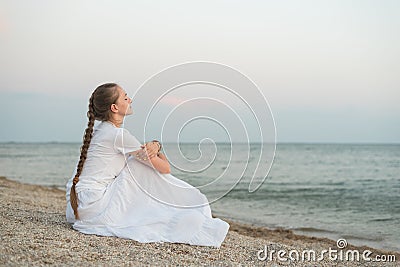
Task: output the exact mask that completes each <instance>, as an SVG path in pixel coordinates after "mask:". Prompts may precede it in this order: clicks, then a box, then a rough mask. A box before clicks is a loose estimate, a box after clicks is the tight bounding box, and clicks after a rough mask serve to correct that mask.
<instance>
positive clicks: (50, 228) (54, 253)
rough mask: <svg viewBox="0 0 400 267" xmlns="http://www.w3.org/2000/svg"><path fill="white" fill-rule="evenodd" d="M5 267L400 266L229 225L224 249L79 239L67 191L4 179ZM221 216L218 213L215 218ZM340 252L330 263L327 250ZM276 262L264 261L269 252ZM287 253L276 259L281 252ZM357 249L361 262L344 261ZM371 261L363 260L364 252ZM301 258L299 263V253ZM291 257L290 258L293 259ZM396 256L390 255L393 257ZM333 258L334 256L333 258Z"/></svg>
mask: <svg viewBox="0 0 400 267" xmlns="http://www.w3.org/2000/svg"><path fill="white" fill-rule="evenodd" d="M0 201H1V209H0V223H1V230H0V242H1V245H0V265H1V266H28V265H29V266H31V265H33V266H44V265H56V266H122V265H125V266H126V265H128V266H140V265H161V266H165V265H169V266H171V265H172V266H175V265H181V266H198V265H203V266H398V262H399V260H400V253H399V252H390V251H382V250H378V249H373V248H368V247H354V246H352V245H348V246H347V247H345V248H343V249H341V250H340V249H338V247H337V244H336V241H333V240H329V239H323V238H313V237H306V236H300V235H295V234H293V233H292V232H291V231H287V230H270V229H266V228H261V227H256V226H252V225H245V224H240V223H237V222H232V221H229V220H226V219H224V218H221V219H224V220H226V221H228V222H229V224H230V225H231V228H230V230H229V233H228V235H227V238H226V240H225V241H224V243H223V244H222V246H221V247H220V248H218V249H217V248H211V247H200V246H190V245H185V244H170V243H149V244H142V243H139V242H136V241H133V240H127V239H121V238H115V237H101V236H94V235H85V234H81V233H79V232H77V231H75V230H73V229H72V228H71V226H70V225H69V224H68V223H67V222H66V221H65V215H64V210H65V192H63V191H62V190H58V189H54V188H47V187H42V186H37V185H27V184H21V183H18V182H14V181H10V180H8V179H6V178H5V177H1V178H0ZM215 215H216V216H217V217H219V216H218V214H215ZM329 248H331V249H332V250H338V253H336V254H333V255H336V256H337V257H338V259H336V260H335V259H334V258H330V257H329V255H328V253H325V254H324V257H323V259H322V260H320V259H319V258H321V257H320V255H321V252H322V251H323V250H329ZM273 250H275V251H276V253H272V256H273V259H271V257H268V258H266V259H265V251H267V252H268V255H271V252H272V251H273ZM279 250H282V251H285V252H286V254H281V257H280V258H279V257H278V251H279ZM311 250H312V251H315V252H316V260H315V261H310V260H309V258H306V259H305V260H302V257H301V255H302V253H303V254H304V251H311ZM348 250H352V251H355V250H357V251H358V252H359V255H360V260H358V261H357V260H354V259H352V258H351V257H350V258H347V259H346V257H345V256H342V258H340V252H343V255H346V251H348ZM366 250H370V251H371V254H369V255H367V256H368V258H370V259H371V261H366V260H364V259H363V258H362V254H363V252H365V251H366ZM293 251H297V252H298V253H299V255H300V256H299V258H298V260H297V259H296V253H294V252H293ZM289 253H291V254H290V255H291V257H289V256H288V255H289ZM391 255H392V256H391ZM376 256H379V258H380V259H383V258H384V257H386V258H388V257H393V256H394V257H395V258H396V261H395V262H384V263H382V262H377V261H375V259H376ZM333 257H334V256H333Z"/></svg>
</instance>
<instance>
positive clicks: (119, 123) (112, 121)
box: [108, 118, 122, 128]
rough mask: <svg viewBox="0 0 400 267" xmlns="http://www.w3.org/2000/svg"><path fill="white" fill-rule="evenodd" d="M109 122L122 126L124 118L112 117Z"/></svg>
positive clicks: (118, 126)
mask: <svg viewBox="0 0 400 267" xmlns="http://www.w3.org/2000/svg"><path fill="white" fill-rule="evenodd" d="M108 122H109V123H111V124H113V125H114V126H115V127H117V128H120V127H121V125H122V119H120V120H119V119H115V118H110V119H109V120H108Z"/></svg>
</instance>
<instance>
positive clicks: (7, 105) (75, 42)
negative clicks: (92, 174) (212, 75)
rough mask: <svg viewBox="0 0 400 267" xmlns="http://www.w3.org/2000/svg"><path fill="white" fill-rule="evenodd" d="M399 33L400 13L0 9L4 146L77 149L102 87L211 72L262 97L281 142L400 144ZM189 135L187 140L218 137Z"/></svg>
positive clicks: (82, 5)
mask: <svg viewBox="0 0 400 267" xmlns="http://www.w3.org/2000/svg"><path fill="white" fill-rule="evenodd" d="M399 33H400V2H399V1H384V0H383V1H367V0H360V1H232V0H229V1H215V0H213V1H54V0H49V1H42V0H37V1H12V0H10V1H8V0H0V62H1V64H0V71H1V72H0V73H1V76H0V104H1V107H2V110H3V115H2V116H0V124H1V131H0V142H4V141H24V142H31V141H32V142H36V141H60V142H63V141H67V142H75V141H76V142H80V141H81V139H82V134H83V131H84V127H85V125H86V123H87V122H86V110H87V102H88V98H89V96H90V94H91V91H92V90H93V89H94V88H95V87H96V86H97V85H98V84H100V83H103V82H109V81H115V82H117V83H119V84H120V85H121V86H122V87H123V88H124V89H125V90H126V91H127V92H128V94H130V95H134V93H135V92H136V91H137V89H138V88H139V87H140V86H141V85H142V84H143V83H144V82H145V81H146V79H148V78H149V77H151V76H152V75H154V74H156V73H158V72H159V71H161V70H163V69H165V68H168V67H170V66H173V65H177V64H180V63H183V62H191V61H210V62H217V63H220V64H224V65H227V66H230V67H232V68H235V69H236V70H238V71H240V72H242V73H243V74H245V75H246V76H247V77H249V78H250V79H251V80H252V81H253V82H254V83H255V84H257V85H258V87H259V89H260V90H261V92H262V93H263V95H264V96H265V97H266V99H267V100H268V102H269V105H270V107H271V110H272V113H273V116H274V118H275V123H276V130H277V141H278V142H362V143H364V142H378V143H400V105H399V104H398V103H399V102H400V101H399V100H400V64H399V62H400V48H399V47H400V34H399ZM180 93H181V94H182V97H183V98H182V99H184V97H187V96H184V92H183V91H181V92H180ZM209 94H210V95H209V96H210V97H214V95H213V93H212V92H210V93H209ZM216 94H217V93H216ZM193 96H194V95H193ZM252 98H253V99H252ZM176 99H178V100H179V99H180V95H179V92H177V93H176V95H175V96H174V97H170V98H167V100H166V101H165V102H164V103H169V104H170V105H172V106H173V105H174V103H176V101H175V100H176ZM146 100H147V99H146V93H144V94H142V95H141V97H140V99H136V98H135V99H134V102H133V108H134V110H135V105H136V106H139V105H140V104H143V103H146ZM247 100H248V101H249V102H250V103H254V104H253V105H262V103H261V102H257V100H259V96H258V95H257V94H253V95H251V94H250V95H249V97H248V99H247ZM174 101H175V102H174ZM178 102H179V101H178ZM148 104H150V103H148ZM192 110H193V112H194V111H199V109H198V108H194V106H192ZM216 112H218V109H216ZM200 113H201V112H200ZM224 114H225V113H224ZM224 114H223V115H222V116H224ZM146 115H147V114H140V113H139V114H138V113H136V114H134V116H132V118H129V119H128V120H132V121H133V122H134V121H135V116H136V118H137V119H138V118H140V117H142V118H143V117H144V116H146ZM162 115H163V114H160V116H162ZM200 115H201V114H200ZM217 115H218V114H216V116H217ZM193 116H195V112H194V113H193ZM259 116H262V114H259ZM137 121H140V120H139V119H138V120H137ZM192 126H193V127H192V128H190V127H188V128H187V130H186V131H185V136H184V137H183V139H182V140H184V141H197V140H198V138H200V137H201V136H202V137H204V136H206V135H207V134H208V132H209V131H214V129H215V131H218V130H217V127H215V124H214V125H213V126H210V127H204V125H200V124H199V125H196V124H194V125H192ZM134 128H135V129H134V130H133V134H138V133H139V132H140V130H142V128H143V126H142V125H135V127H134ZM228 128H229V127H228ZM155 131H156V130H155V128H154V129H153V132H152V133H153V134H154V135H155V136H157V135H158V133H157V132H155ZM232 131H234V129H232ZM199 133H200V134H199ZM267 134H268V133H267ZM216 138H217V139H218V137H216ZM221 138H222V139H223V137H221ZM222 139H221V140H222ZM217 141H218V140H217ZM222 141H223V140H222ZM243 141H245V140H243Z"/></svg>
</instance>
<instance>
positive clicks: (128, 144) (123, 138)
mask: <svg viewBox="0 0 400 267" xmlns="http://www.w3.org/2000/svg"><path fill="white" fill-rule="evenodd" d="M140 146H141V144H140V142H139V141H138V140H137V139H136V137H134V136H133V135H131V134H130V132H129V131H128V130H126V129H123V128H121V129H118V133H117V136H116V137H115V141H114V148H115V149H116V150H117V151H118V152H120V153H122V154H127V153H130V152H133V151H136V150H140V149H141V147H140Z"/></svg>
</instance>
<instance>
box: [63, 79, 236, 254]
mask: <svg viewBox="0 0 400 267" xmlns="http://www.w3.org/2000/svg"><path fill="white" fill-rule="evenodd" d="M131 103H132V100H131V99H130V98H129V97H128V96H127V94H126V92H125V91H124V90H123V89H122V88H121V87H120V86H118V85H117V84H114V83H107V84H103V85H100V86H99V87H97V88H96V90H95V91H94V92H93V93H92V96H91V97H90V100H89V111H88V113H87V116H88V118H89V122H88V126H87V128H86V131H85V135H84V138H83V144H82V147H81V155H80V159H79V162H78V165H77V169H76V174H75V175H74V176H73V177H72V178H71V179H70V180H69V181H68V183H67V191H66V198H67V209H66V217H67V221H68V222H69V223H71V224H72V227H73V228H74V229H76V230H78V231H80V232H82V233H85V234H96V235H102V236H117V237H122V238H129V239H133V240H136V241H139V242H143V243H147V242H172V243H187V244H191V245H200V246H213V247H220V246H221V243H222V242H223V240H224V239H225V236H226V234H227V232H228V229H229V224H228V223H226V222H224V221H222V220H220V219H217V218H212V216H211V210H210V206H209V205H208V202H207V198H206V197H205V196H204V195H203V194H202V193H201V192H200V191H199V190H198V189H197V188H194V187H192V186H190V185H189V184H187V183H186V182H184V181H181V180H179V179H177V178H175V177H174V176H172V175H171V174H170V165H169V163H168V160H167V158H166V157H165V155H163V154H162V153H161V152H160V149H161V144H160V143H159V142H158V141H153V142H149V143H147V144H145V145H143V146H142V145H141V144H140V143H139V142H138V140H137V139H136V138H135V137H134V136H132V135H131V134H130V133H129V132H128V131H127V130H126V129H123V128H122V127H121V125H122V123H123V120H124V117H125V116H126V115H130V114H132V113H133V112H132V108H131ZM95 120H98V121H101V122H100V123H99V124H98V125H96V126H94V122H95Z"/></svg>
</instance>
